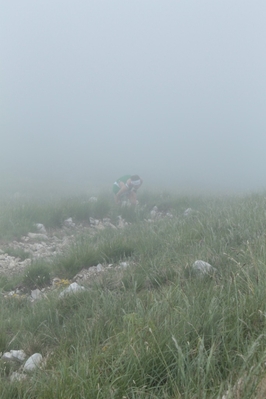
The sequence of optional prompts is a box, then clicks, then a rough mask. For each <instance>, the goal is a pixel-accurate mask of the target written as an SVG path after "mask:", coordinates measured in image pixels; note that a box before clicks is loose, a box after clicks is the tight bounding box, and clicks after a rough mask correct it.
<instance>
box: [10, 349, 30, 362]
mask: <svg viewBox="0 0 266 399" xmlns="http://www.w3.org/2000/svg"><path fill="white" fill-rule="evenodd" d="M10 353H11V355H12V356H13V358H14V359H16V360H18V361H20V362H23V361H24V360H25V359H26V357H27V355H26V353H25V352H24V350H23V349H19V350H14V349H11V350H10Z"/></svg>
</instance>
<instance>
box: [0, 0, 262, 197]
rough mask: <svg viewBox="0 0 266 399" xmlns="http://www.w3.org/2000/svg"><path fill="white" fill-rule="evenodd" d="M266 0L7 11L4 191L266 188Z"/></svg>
mask: <svg viewBox="0 0 266 399" xmlns="http://www.w3.org/2000/svg"><path fill="white" fill-rule="evenodd" d="M265 21H266V2H265V0H257V1H247V0H241V1H240V0H235V1H231V0H217V1H213V0H208V1H206V0H203V1H196V0H190V1H184V0H183V1H173V0H170V1H162V0H146V1H143V0H134V1H133V0H131V1H125V0H123V1H122V0H113V1H109V0H108V1H107V0H90V1H87V0H76V1H69V0H64V1H63V0H56V1H54V0H53V1H52V0H45V1H44V0H39V1H34V0H24V1H18V0H10V1H5V2H2V4H1V14H0V41H1V47H0V49H1V75H0V92H1V102H0V108H1V126H0V128H1V157H0V167H1V180H2V181H4V180H5V179H6V178H8V179H12V178H13V177H14V179H22V178H25V179H32V180H33V181H34V180H36V181H38V183H40V182H42V181H43V182H47V181H50V180H51V181H53V182H56V181H60V182H67V183H71V182H73V184H74V183H77V182H79V183H80V184H81V186H82V184H84V186H86V187H88V186H90V185H92V186H95V185H97V186H98V187H107V186H108V185H110V187H111V186H112V183H113V182H114V181H115V180H116V179H117V178H118V177H119V176H122V175H124V174H139V175H140V176H141V177H142V178H143V180H144V184H145V185H146V187H150V188H152V187H155V186H156V187H157V186H160V185H161V186H167V187H169V188H174V189H175V190H180V191H182V190H190V191H193V190H195V191H197V190H207V191H210V192H212V191H219V192H226V193H227V192H240V191H251V190H252V191H254V190H264V189H265V188H266V177H265V166H266V157H265V148H266V117H265V106H266V73H265V71H266V52H265V38H266V24H265Z"/></svg>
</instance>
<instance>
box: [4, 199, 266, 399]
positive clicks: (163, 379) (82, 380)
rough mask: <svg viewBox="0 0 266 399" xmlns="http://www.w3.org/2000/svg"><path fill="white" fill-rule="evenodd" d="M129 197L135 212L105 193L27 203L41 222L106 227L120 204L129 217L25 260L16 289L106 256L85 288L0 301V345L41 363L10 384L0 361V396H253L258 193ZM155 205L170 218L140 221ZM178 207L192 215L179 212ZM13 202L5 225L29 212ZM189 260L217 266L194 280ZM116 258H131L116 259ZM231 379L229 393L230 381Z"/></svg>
mask: <svg viewBox="0 0 266 399" xmlns="http://www.w3.org/2000/svg"><path fill="white" fill-rule="evenodd" d="M139 200H140V205H139V208H137V209H136V210H132V209H128V208H124V209H120V210H118V209H117V208H115V207H114V205H113V203H112V202H111V201H109V200H108V197H107V200H106V198H103V199H102V200H101V201H100V202H99V203H98V205H96V204H97V203H89V202H88V201H87V202H86V201H85V202H84V203H82V201H81V199H80V198H77V199H76V200H75V199H74V198H73V199H72V200H71V201H70V200H66V201H65V202H64V201H63V200H62V202H60V204H61V205H62V208H60V206H59V203H54V204H53V205H52V204H51V203H50V204H49V206H48V204H47V203H45V202H43V203H41V204H38V203H36V204H35V205H34V206H33V208H32V209H33V213H34V212H35V211H34V209H35V210H36V209H42V212H40V213H39V214H37V216H38V218H37V216H36V213H35V217H31V223H32V224H33V223H36V222H40V223H43V224H44V225H45V226H46V227H47V228H49V227H52V220H53V219H52V218H53V216H52V215H54V217H55V220H57V221H58V220H60V223H61V222H62V220H64V218H65V217H69V216H71V217H73V219H74V220H84V221H86V220H87V219H88V217H89V216H88V215H90V216H91V217H98V218H102V217H106V216H108V217H110V218H111V219H112V221H113V223H116V222H117V219H116V218H117V216H118V214H120V215H121V212H124V213H123V214H124V217H126V218H127V220H128V221H129V222H131V224H129V225H128V226H127V227H125V228H124V229H116V230H115V229H111V228H106V229H105V230H103V231H99V232H97V233H96V234H94V235H87V234H83V235H80V236H78V237H76V241H75V243H74V244H73V245H72V246H70V247H69V249H68V250H67V251H66V252H65V253H64V255H61V256H58V257H57V258H55V259H54V261H53V262H51V261H50V262H49V263H48V262H44V261H42V262H41V263H40V262H39V263H33V264H32V266H31V267H29V268H28V269H27V270H25V273H24V275H23V276H21V282H22V283H23V284H24V285H25V286H26V287H28V288H35V287H43V286H45V285H46V284H48V283H49V281H50V279H52V278H53V277H55V276H57V277H62V278H69V279H71V278H73V276H74V275H75V274H76V273H77V272H78V271H79V270H81V269H82V268H88V267H90V266H93V265H97V263H102V264H108V263H112V264H113V268H110V269H108V270H106V271H105V272H104V273H100V274H98V275H97V276H96V277H93V278H91V279H89V280H88V281H87V283H86V284H84V286H85V287H86V288H87V289H86V290H85V291H82V292H79V293H77V294H73V295H69V296H64V297H63V298H59V295H58V294H59V291H58V290H52V291H51V292H50V293H47V295H46V297H45V298H43V299H42V300H39V301H35V302H34V303H30V302H29V301H28V300H27V298H24V297H20V296H16V295H13V296H9V297H4V296H1V297H0V302H1V304H0V306H1V313H0V323H1V333H0V350H1V351H2V352H3V351H8V350H11V349H23V350H24V351H25V352H26V353H27V354H28V355H31V354H33V353H34V352H40V353H41V354H42V355H43V356H44V357H45V359H46V364H45V367H44V368H43V370H39V371H37V372H36V373H35V374H34V376H33V378H28V379H26V380H25V381H21V382H12V383H10V381H9V375H10V373H11V371H10V369H9V368H8V367H9V366H7V365H6V364H2V363H1V364H0V378H1V384H0V393H1V395H0V396H1V398H11V397H12V398H17V399H26V398H27V399H33V398H42V399H46V398H47V399H48V398H49V399H50V398H92V399H94V398H95V399H96V398H97V399H100V398H102V399H106V398H110V399H111V398H113V399H122V398H125V399H126V398H127V399H144V398H145V399H162V398H164V399H174V398H175V399H176V398H177V399H196V398H197V399H199V398H200V399H204V398H206V399H210V398H215V399H218V398H220V399H221V398H222V395H223V394H225V392H226V390H227V389H229V390H230V389H231V391H232V396H231V398H233V399H236V398H238V397H239V398H240V397H241V399H251V398H254V399H255V398H260V399H262V398H263V396H258V391H257V388H256V387H257V386H258V384H259V381H260V379H261V378H262V377H263V375H264V373H265V360H266V352H265V350H266V300H265V299H266V284H265V281H266V214H265V210H266V199H265V197H264V195H263V194H256V195H255V194H254V195H249V196H245V197H234V198H233V197H232V198H215V197H213V198H189V197H177V196H174V195H171V194H166V193H164V195H163V196H160V194H151V193H145V192H144V193H143V195H142V196H141V195H140V196H139ZM75 201H76V202H75ZM63 204H65V205H64V206H63ZM66 204H68V205H67V206H66ZM85 204H86V205H85ZM154 205H157V206H158V209H159V211H160V212H162V213H163V215H164V214H166V213H167V212H169V211H170V212H171V213H172V214H173V217H172V218H171V217H168V216H165V217H162V218H161V219H158V220H155V221H153V222H148V221H147V219H149V217H150V216H149V215H150V210H151V209H152V208H153V206H154ZM18 207H19V206H18V204H16V205H15V208H16V209H18ZM188 207H191V208H192V209H193V210H194V211H193V212H192V213H191V214H190V215H188V216H187V217H186V216H184V215H183V213H184V211H185V209H186V208H188ZM23 209H24V210H26V212H25V213H24V212H23V211H22V208H21V213H17V214H16V215H18V214H19V218H14V219H13V221H14V224H16V225H19V223H20V221H21V220H22V221H23V220H27V221H28V220H29V219H30V218H29V213H27V212H28V210H27V209H28V208H27V207H24V208H23ZM44 209H45V211H44ZM10 210H11V208H10ZM120 211H121V212H120ZM45 214H46V219H45V218H44V216H43V219H41V216H40V215H45ZM49 215H50V216H49ZM78 215H79V216H78ZM16 217H17V216H16ZM49 218H51V219H49ZM48 220H51V224H50V225H49V224H48V222H47V221H48ZM27 223H28V222H27ZM56 223H58V222H56ZM1 231H3V230H2V229H1ZM10 234H11V230H10ZM197 259H202V260H204V261H206V262H209V263H210V264H211V265H213V266H214V267H215V268H216V269H217V270H218V274H217V275H216V276H214V277H210V276H204V277H203V278H198V277H197V276H194V275H193V273H192V272H191V271H192V269H191V266H192V264H193V262H194V261H195V260H197ZM121 261H123V262H125V261H127V262H128V263H129V266H128V267H127V268H122V267H119V263H120V262H121ZM6 284H7V282H6ZM8 284H10V280H8ZM16 284H17V280H16ZM0 287H5V283H4V278H3V280H2V283H1V284H0ZM240 378H242V383H241V384H242V385H241V387H239V389H240V388H241V396H237V395H239V392H237V393H236V392H235V390H234V388H232V387H234V386H235V384H237V383H238V381H239V380H240ZM230 387H231V388H230ZM227 399H229V397H228V398H227Z"/></svg>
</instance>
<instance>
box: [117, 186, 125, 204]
mask: <svg viewBox="0 0 266 399" xmlns="http://www.w3.org/2000/svg"><path fill="white" fill-rule="evenodd" d="M127 183H128V182H127ZM119 186H120V190H119V191H118V193H117V194H116V202H117V203H119V202H120V197H121V195H122V194H124V193H125V192H126V191H127V190H128V185H127V184H125V183H123V182H122V181H120V182H119Z"/></svg>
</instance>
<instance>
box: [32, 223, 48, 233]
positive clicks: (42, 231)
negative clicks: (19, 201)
mask: <svg viewBox="0 0 266 399" xmlns="http://www.w3.org/2000/svg"><path fill="white" fill-rule="evenodd" d="M35 226H36V227H37V230H38V231H39V232H40V233H42V234H47V231H46V228H45V227H44V225H43V224H42V223H36V224H35Z"/></svg>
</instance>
